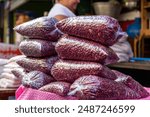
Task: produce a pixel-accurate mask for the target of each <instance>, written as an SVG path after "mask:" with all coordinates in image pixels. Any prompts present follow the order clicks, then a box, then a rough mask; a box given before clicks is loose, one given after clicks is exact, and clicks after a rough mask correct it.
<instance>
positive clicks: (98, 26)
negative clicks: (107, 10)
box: [56, 15, 125, 46]
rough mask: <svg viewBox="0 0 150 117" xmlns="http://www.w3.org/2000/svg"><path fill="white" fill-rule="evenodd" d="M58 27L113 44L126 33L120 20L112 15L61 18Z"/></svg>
mask: <svg viewBox="0 0 150 117" xmlns="http://www.w3.org/2000/svg"><path fill="white" fill-rule="evenodd" d="M56 27H57V28H58V29H59V30H60V31H62V32H63V33H66V34H69V35H73V36H78V37H83V38H86V39H90V40H93V41H96V42H99V43H101V44H103V45H107V46H111V45H113V44H114V43H116V42H117V41H118V39H119V38H120V37H122V36H123V35H124V34H125V33H124V32H122V30H121V28H120V25H119V23H118V21H117V20H116V19H114V18H112V17H110V16H103V15H99V16H77V17H70V18H66V19H64V20H61V21H59V22H57V23H56Z"/></svg>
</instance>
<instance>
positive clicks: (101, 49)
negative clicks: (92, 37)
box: [56, 36, 119, 65]
mask: <svg viewBox="0 0 150 117" xmlns="http://www.w3.org/2000/svg"><path fill="white" fill-rule="evenodd" d="M56 52H57V54H58V56H59V57H60V58H61V59H70V60H83V61H93V62H98V63H101V64H105V65H106V64H111V63H116V62H117V61H118V60H119V58H118V57H117V55H116V53H115V52H114V51H113V50H112V49H110V48H108V47H105V46H103V45H101V44H99V43H96V42H93V41H88V40H85V39H83V38H78V37H72V36H64V37H62V38H61V39H59V41H58V43H57V44H56Z"/></svg>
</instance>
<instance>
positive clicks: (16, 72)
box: [11, 69, 26, 80]
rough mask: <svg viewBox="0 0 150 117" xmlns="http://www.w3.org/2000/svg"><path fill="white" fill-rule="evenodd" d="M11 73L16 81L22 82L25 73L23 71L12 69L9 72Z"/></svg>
mask: <svg viewBox="0 0 150 117" xmlns="http://www.w3.org/2000/svg"><path fill="white" fill-rule="evenodd" d="M11 73H12V74H13V75H14V76H15V77H16V78H18V79H20V80H22V78H23V77H24V76H25V74H26V72H25V70H24V69H13V70H11Z"/></svg>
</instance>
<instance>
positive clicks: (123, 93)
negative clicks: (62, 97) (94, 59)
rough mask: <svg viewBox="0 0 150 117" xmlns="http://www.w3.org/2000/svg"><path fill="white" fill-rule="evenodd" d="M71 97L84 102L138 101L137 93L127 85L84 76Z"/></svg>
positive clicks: (71, 87)
mask: <svg viewBox="0 0 150 117" xmlns="http://www.w3.org/2000/svg"><path fill="white" fill-rule="evenodd" d="M68 95H69V96H76V97H77V98H78V99H83V100H89V99H90V100H94V99H102V100H112V99H119V100H121V99H138V98H140V95H138V94H137V93H136V92H135V91H133V90H131V89H130V88H128V87H127V86H126V85H123V84H121V83H118V82H115V81H113V80H110V79H106V78H102V77H98V76H93V75H89V76H83V77H80V78H78V79H77V80H76V81H75V82H74V83H73V84H72V85H71V86H70V92H69V93H68Z"/></svg>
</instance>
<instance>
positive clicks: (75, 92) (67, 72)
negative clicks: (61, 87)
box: [51, 16, 149, 99]
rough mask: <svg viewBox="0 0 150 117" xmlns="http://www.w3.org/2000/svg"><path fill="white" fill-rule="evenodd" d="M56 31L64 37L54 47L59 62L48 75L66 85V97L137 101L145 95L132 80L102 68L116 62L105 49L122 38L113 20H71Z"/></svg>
mask: <svg viewBox="0 0 150 117" xmlns="http://www.w3.org/2000/svg"><path fill="white" fill-rule="evenodd" d="M56 27H57V28H58V29H59V30H60V31H61V32H63V33H64V34H65V35H64V36H62V37H61V38H60V39H59V41H58V42H57V44H56V46H55V49H56V52H57V54H58V56H59V58H60V60H58V61H57V62H56V63H55V64H54V65H53V67H52V69H51V74H52V76H53V77H54V78H55V79H56V80H57V81H59V82H67V83H70V88H69V89H68V90H67V91H68V93H66V94H67V95H69V96H74V97H77V98H78V99H138V98H143V97H146V96H148V95H149V93H148V92H147V91H146V90H145V89H144V88H143V87H142V86H141V85H140V84H139V83H138V82H136V81H135V80H134V79H133V78H132V77H130V76H128V75H125V74H123V73H120V72H119V71H115V70H111V69H109V68H108V67H107V66H106V65H108V64H111V63H115V62H117V61H118V56H117V55H116V53H115V52H114V51H113V50H112V49H111V48H110V47H109V46H112V45H113V44H115V43H116V42H117V41H118V39H119V38H121V37H122V36H124V35H125V33H124V32H122V30H121V28H120V25H119V23H118V21H117V20H116V19H114V18H111V17H109V16H79V17H71V18H67V19H64V20H62V21H60V22H58V23H57V24H56Z"/></svg>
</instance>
